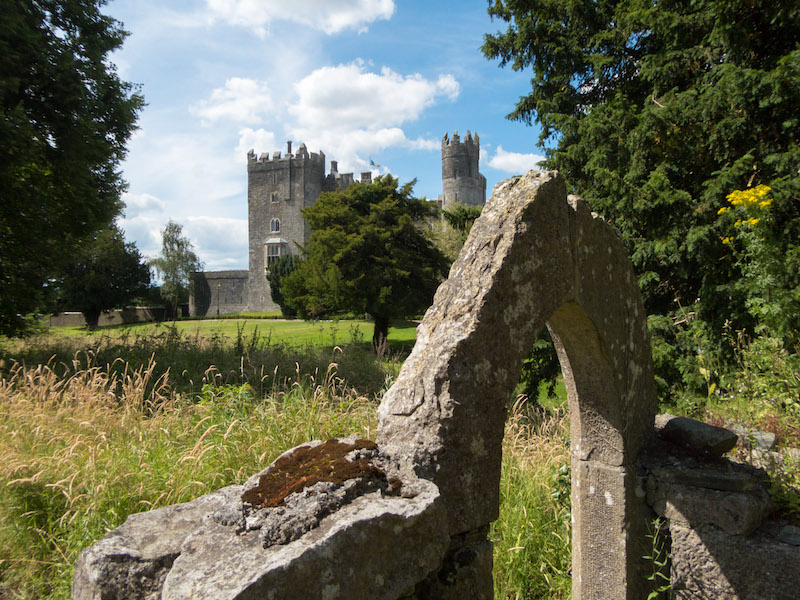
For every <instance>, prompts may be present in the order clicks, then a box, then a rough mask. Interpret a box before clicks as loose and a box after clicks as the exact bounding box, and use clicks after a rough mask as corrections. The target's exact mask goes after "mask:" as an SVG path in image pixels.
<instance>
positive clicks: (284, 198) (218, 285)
mask: <svg viewBox="0 0 800 600" xmlns="http://www.w3.org/2000/svg"><path fill="white" fill-rule="evenodd" d="M286 150H287V152H286V154H285V155H283V156H282V155H281V153H280V152H274V153H273V154H272V156H271V157H270V155H269V154H268V153H263V154H261V156H259V157H256V154H255V153H254V152H253V151H252V150H251V151H250V152H248V153H247V204H248V223H247V225H248V264H249V268H248V271H246V273H247V277H246V282H245V283H244V284H242V281H241V279H242V276H241V273H242V272H239V271H220V272H216V273H215V272H209V273H201V274H197V275H198V277H197V281H198V292H197V294H199V295H197V297H196V298H194V299H193V300H192V302H191V303H190V304H191V307H190V314H191V315H192V316H213V315H215V314H229V313H231V312H245V311H247V312H262V311H266V312H273V311H279V310H280V307H279V306H278V305H277V304H276V303H275V302H273V301H272V296H271V293H270V289H269V282H268V281H267V278H266V275H267V269H268V263H269V257H270V256H275V257H277V256H283V255H285V254H298V253H299V252H300V247H301V246H303V245H304V244H305V243H306V241H307V240H308V237H309V235H310V234H311V232H310V230H309V228H308V227H307V226H306V223H305V220H304V219H303V215H302V212H301V211H302V210H303V209H304V208H308V207H309V206H311V205H313V204H314V203H315V202H316V201H317V198H319V196H320V194H321V193H322V192H325V191H334V190H345V189H347V188H348V187H350V186H351V185H353V184H354V183H356V182H357V180H356V179H355V177H354V175H353V173H339V171H338V164H337V163H336V161H331V169H330V173H328V174H326V172H325V154H323V153H322V152H319V153H316V152H311V153H309V152H308V149H307V148H306V145H305V144H301V145H300V147H299V148H298V149H297V152H296V153H292V143H291V142H288V144H287V149H286ZM479 162H480V140H479V139H478V135H477V134H475V135H474V136H473V135H472V134H471V133H470V132H467V137H466V138H465V139H464V141H463V142H462V141H461V139H460V138H459V135H458V132H457V131H456V132H454V133H453V138H452V140H451V139H450V138H449V136H448V135H447V134H445V136H444V139H443V140H442V182H443V183H442V185H443V195H442V196H440V197H439V204H440V205H444V206H445V207H447V206H452V205H453V204H455V203H460V204H467V205H471V206H478V205H483V204H484V203H485V201H486V178H485V177H484V176H483V175H481V174H480V172H479V170H478V169H479ZM360 181H361V182H362V183H369V182H371V181H372V173H371V172H370V171H366V172H364V173H361V178H360ZM219 273H227V274H228V275H224V276H223V275H219ZM230 273H236V275H235V276H234V275H230ZM218 289H219V294H218V293H217V290H218ZM218 309H219V312H217V310H218Z"/></svg>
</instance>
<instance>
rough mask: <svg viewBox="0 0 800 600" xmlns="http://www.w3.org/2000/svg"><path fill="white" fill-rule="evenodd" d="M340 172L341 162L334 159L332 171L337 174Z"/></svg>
mask: <svg viewBox="0 0 800 600" xmlns="http://www.w3.org/2000/svg"><path fill="white" fill-rule="evenodd" d="M338 172H339V163H338V161H335V160H332V161H331V173H332V174H334V175H335V174H336V173H338Z"/></svg>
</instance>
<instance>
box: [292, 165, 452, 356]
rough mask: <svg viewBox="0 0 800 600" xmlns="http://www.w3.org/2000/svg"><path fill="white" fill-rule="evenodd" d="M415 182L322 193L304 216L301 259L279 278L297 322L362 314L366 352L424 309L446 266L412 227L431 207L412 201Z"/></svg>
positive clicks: (379, 181)
mask: <svg viewBox="0 0 800 600" xmlns="http://www.w3.org/2000/svg"><path fill="white" fill-rule="evenodd" d="M414 183H415V182H413V181H412V182H411V183H408V184H406V185H403V186H402V187H398V180H397V179H395V178H393V177H391V176H389V175H387V176H383V177H378V178H376V179H375V181H374V182H372V183H358V184H355V185H352V186H350V187H348V188H347V189H346V190H344V191H337V192H326V193H323V194H321V195H320V197H319V199H318V200H317V202H316V203H315V204H314V205H313V206H311V207H309V208H306V209H305V210H304V211H303V216H304V218H305V219H306V222H307V223H308V225H309V227H310V228H311V230H312V233H311V236H310V237H309V240H308V243H307V244H306V246H305V248H304V253H305V260H304V261H303V262H302V263H301V264H300V265H299V267H298V268H297V269H296V270H295V271H294V272H292V273H291V274H289V275H288V276H286V277H285V278H284V279H283V286H282V290H283V295H284V296H285V297H286V299H287V301H288V302H289V303H290V304H291V305H293V306H294V307H295V308H296V309H297V310H298V312H299V313H300V315H301V316H302V317H304V318H307V317H309V316H318V315H321V314H325V313H336V312H350V313H356V314H368V315H370V316H371V317H372V318H373V319H374V321H375V332H374V334H373V338H372V341H373V345H374V346H375V347H380V346H381V345H383V344H384V343H385V340H386V336H387V333H388V329H389V321H390V320H391V319H396V318H403V317H408V316H413V315H415V314H418V313H420V312H421V311H423V310H425V309H426V308H427V307H428V306H429V305H430V303H431V301H432V299H433V294H434V292H435V291H436V288H437V287H438V285H439V283H440V282H441V281H442V278H443V277H444V275H445V274H446V271H447V266H448V265H447V260H446V259H445V258H444V256H443V255H442V253H441V252H440V251H439V250H438V249H437V248H436V247H435V246H434V245H433V244H432V243H431V242H430V240H429V239H428V238H427V237H426V236H425V235H424V233H423V232H422V231H421V230H420V229H419V228H418V227H417V223H419V222H421V221H423V220H425V219H428V218H430V217H432V216H433V215H434V214H435V213H436V208H435V206H433V205H431V204H430V203H428V202H426V201H424V200H420V199H418V198H414V197H413V196H412V189H413V185H414Z"/></svg>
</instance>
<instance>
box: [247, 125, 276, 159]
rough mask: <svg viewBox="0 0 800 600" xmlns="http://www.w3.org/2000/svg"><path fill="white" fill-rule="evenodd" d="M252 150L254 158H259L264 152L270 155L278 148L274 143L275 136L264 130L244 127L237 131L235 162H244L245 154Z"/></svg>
mask: <svg viewBox="0 0 800 600" xmlns="http://www.w3.org/2000/svg"><path fill="white" fill-rule="evenodd" d="M250 150H253V151H254V152H255V153H256V156H261V154H263V153H264V152H266V153H267V154H269V155H270V156H271V155H272V153H273V152H275V151H276V150H280V148H278V144H277V142H276V141H275V134H274V133H272V132H271V131H267V130H266V129H255V130H254V129H250V128H249V127H246V128H244V129H240V130H239V143H238V144H237V146H236V160H237V161H238V162H244V160H245V156H247V153H248V152H249V151H250Z"/></svg>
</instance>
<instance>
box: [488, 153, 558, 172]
mask: <svg viewBox="0 0 800 600" xmlns="http://www.w3.org/2000/svg"><path fill="white" fill-rule="evenodd" d="M543 160H545V157H544V156H539V155H538V154H520V153H518V152H506V151H505V150H503V147H502V146H497V152H495V155H494V156H493V157H492V158H491V160H490V161H489V163H488V164H489V166H490V167H492V168H493V169H497V170H499V171H505V172H507V173H512V174H514V175H520V174H522V173H527V172H528V171H530V170H531V169H537V168H539V166H538V163H540V162H541V161H543Z"/></svg>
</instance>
